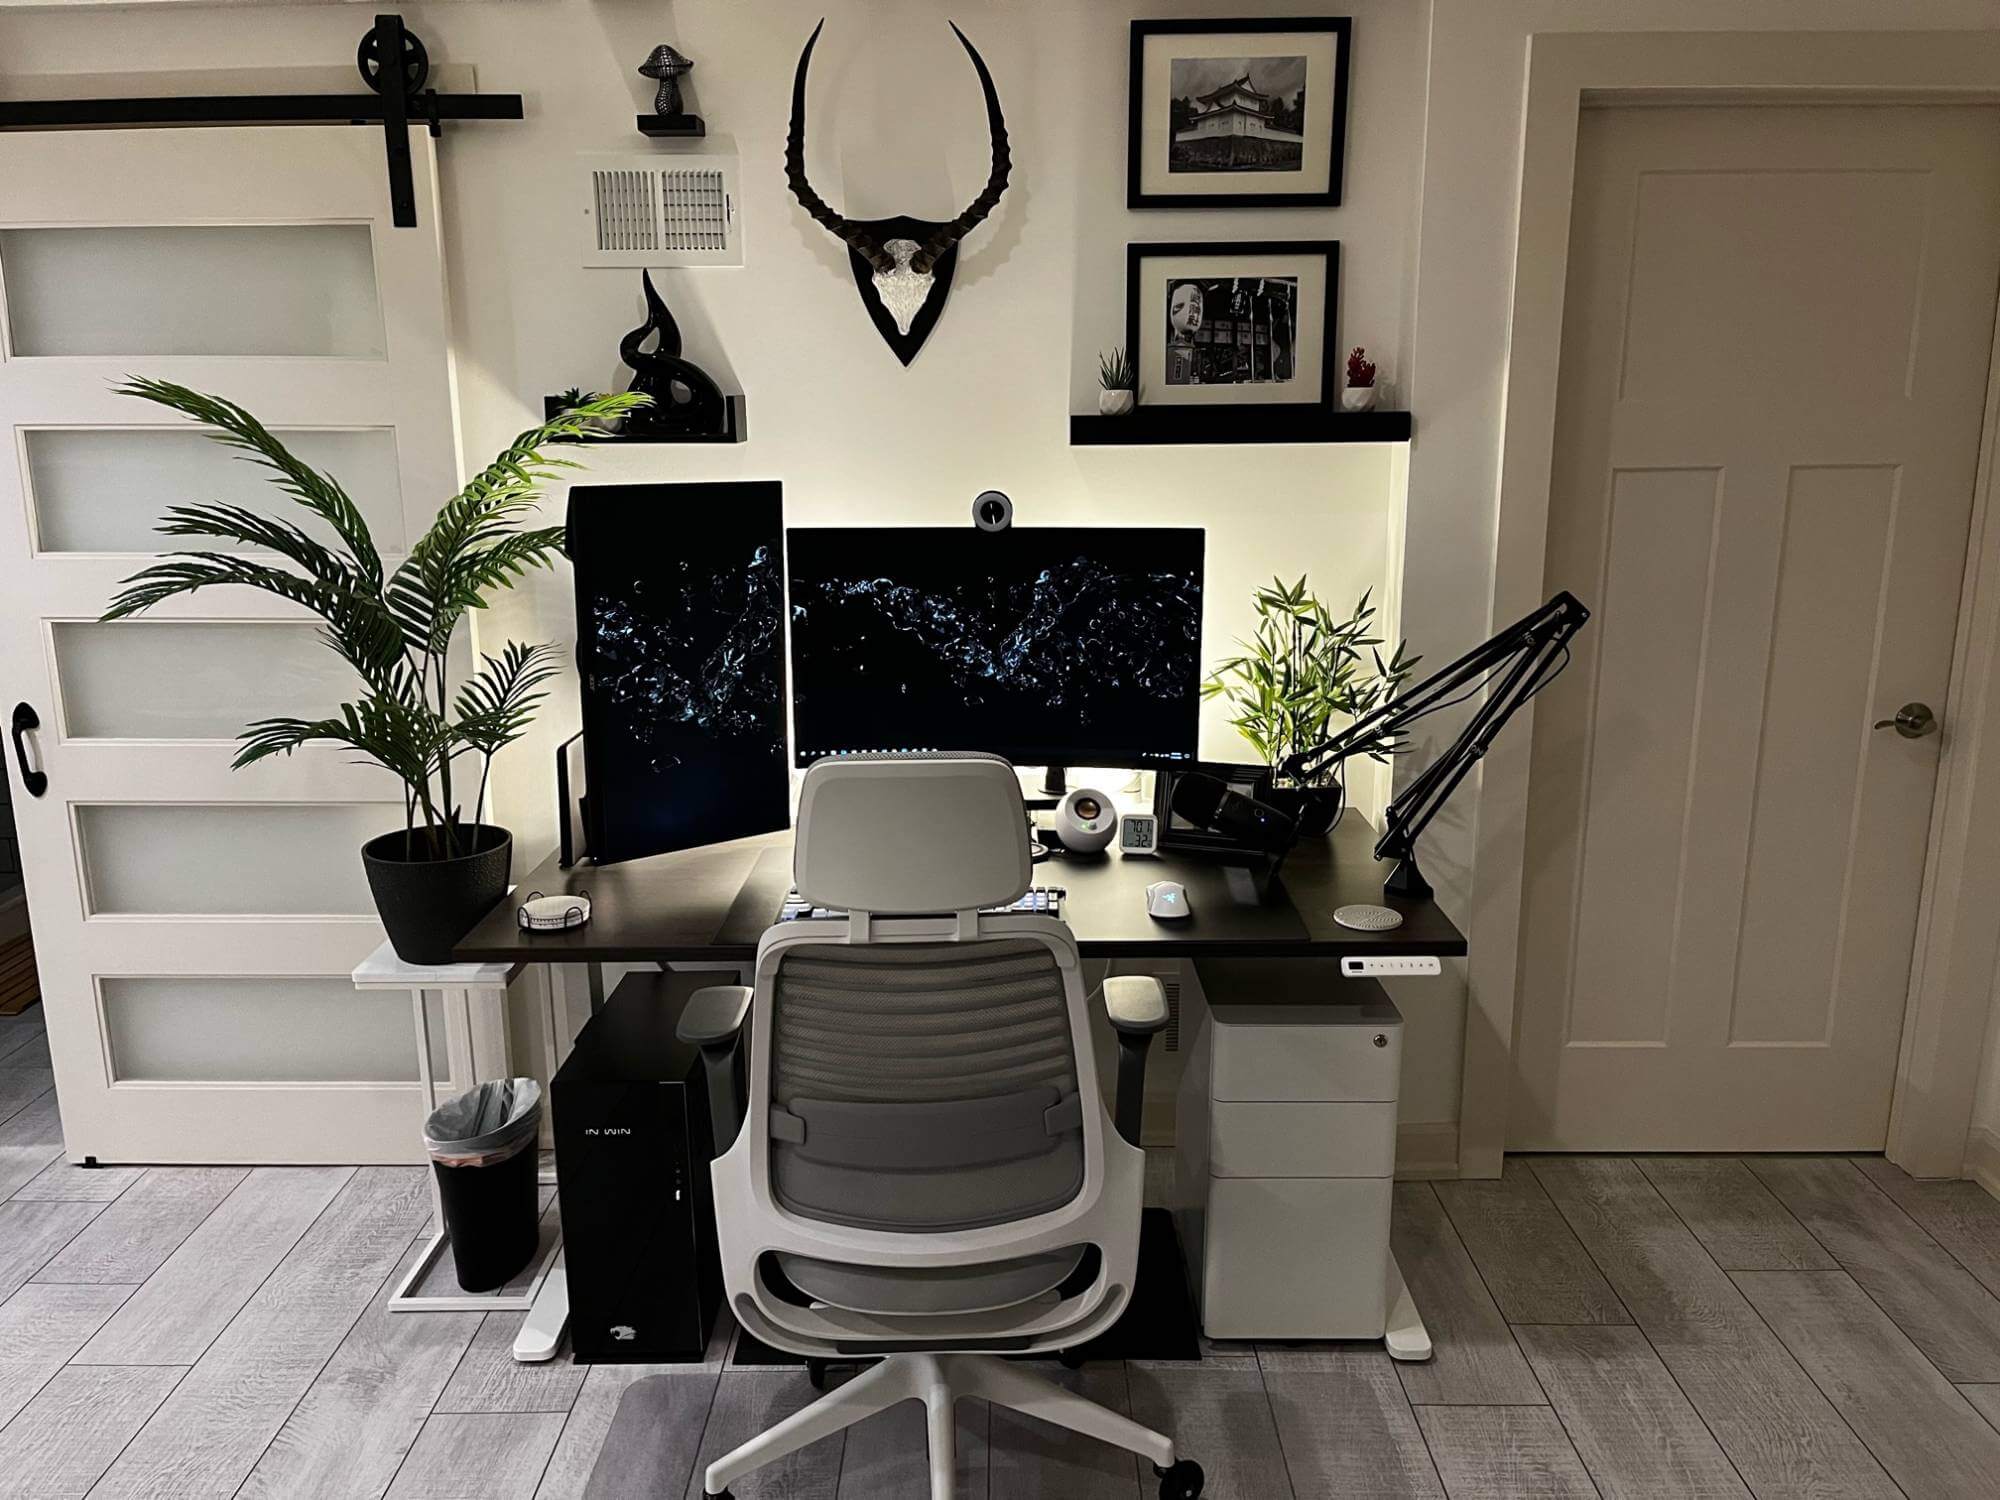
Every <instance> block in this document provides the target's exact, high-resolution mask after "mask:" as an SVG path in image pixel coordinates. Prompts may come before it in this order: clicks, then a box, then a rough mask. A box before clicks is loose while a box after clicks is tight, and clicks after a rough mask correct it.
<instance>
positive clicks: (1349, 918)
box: [1333, 906, 1403, 932]
mask: <svg viewBox="0 0 2000 1500" xmlns="http://www.w3.org/2000/svg"><path fill="white" fill-rule="evenodd" d="M1333 920H1334V921H1336V922H1338V923H1339V924H1340V925H1341V926H1342V927H1351V928H1353V929H1354V930H1355V931H1356V932H1387V931H1388V930H1389V929H1390V928H1392V927H1401V926H1402V925H1403V914H1402V913H1401V912H1399V911H1392V910H1390V909H1389V908H1388V907H1386V906H1343V907H1340V908H1338V909H1337V910H1335V912H1334V914H1333Z"/></svg>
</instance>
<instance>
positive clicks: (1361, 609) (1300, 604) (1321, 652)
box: [1202, 574, 1422, 837]
mask: <svg viewBox="0 0 2000 1500" xmlns="http://www.w3.org/2000/svg"><path fill="white" fill-rule="evenodd" d="M1373 592H1374V591H1373V590H1372V589H1371V590H1369V591H1368V592H1367V593H1364V594H1363V595H1362V596H1361V598H1360V600H1359V601H1358V602H1357V603H1356V604H1355V606H1354V608H1353V609H1352V610H1351V611H1349V612H1348V613H1347V615H1346V616H1344V617H1342V616H1340V615H1338V614H1336V613H1335V612H1334V611H1333V610H1331V609H1329V608H1328V607H1327V606H1326V605H1325V604H1324V603H1323V602H1321V600H1320V599H1319V598H1318V597H1317V596H1316V595H1314V594H1313V593H1311V592H1310V591H1309V590H1308V589H1307V587H1306V580H1305V576H1304V575H1303V574H1301V575H1300V577H1299V580H1298V582H1296V583H1293V584H1289V585H1287V584H1286V583H1285V582H1284V581H1283V580H1282V579H1276V578H1274V579H1272V580H1271V586H1270V587H1269V588H1260V589H1258V590H1257V593H1256V595H1255V603H1256V609H1257V628H1256V630H1255V631H1253V632H1252V633H1251V637H1250V639H1249V640H1247V641H1239V642H1238V643H1237V644H1238V645H1239V646H1241V647H1242V654H1241V655H1239V656H1232V657H1230V658H1228V659H1227V660H1226V661H1223V662H1221V663H1219V664H1218V665H1217V666H1216V668H1215V670H1214V671H1213V672H1212V673H1211V674H1210V676H1209V678H1208V681H1206V682H1205V683H1203V684H1202V696H1203V697H1205V698H1224V699H1226V700H1227V701H1228V703H1229V706H1230V707H1231V708H1232V709H1234V710H1235V713H1234V715H1233V716H1232V717H1231V719H1230V721H1229V722H1230V723H1231V724H1233V725H1235V726H1236V729H1237V731H1238V732H1239V733H1240V734H1242V736H1243V738H1244V739H1246V740H1248V741H1249V742H1250V744H1251V745H1252V746H1253V747H1254V748H1255V749H1256V751H1257V754H1258V757H1259V758H1260V759H1261V760H1263V762H1264V764H1265V766H1266V768H1267V769H1266V771H1265V774H1264V779H1263V780H1262V781H1261V782H1260V783H1259V784H1258V789H1257V797H1258V800H1259V801H1264V802H1268V803H1270V804H1271V805H1272V806H1273V807H1276V808H1278V809H1280V810H1281V811H1283V812H1285V813H1287V814H1289V815H1290V816H1291V817H1292V818H1294V819H1295V820H1296V821H1297V822H1298V825H1299V832H1300V833H1302V834H1306V835H1309V836H1313V837H1318V836H1320V835H1323V834H1325V833H1326V832H1327V831H1328V830H1329V829H1331V828H1332V827H1333V825H1334V823H1335V822H1336V821H1337V820H1338V819H1339V817H1340V812H1341V808H1342V807H1343V805H1344V804H1345V800H1346V792H1345V789H1344V788H1343V786H1342V784H1341V781H1340V770H1339V767H1337V766H1336V767H1333V768H1331V769H1329V770H1328V771H1327V772H1325V773H1324V774H1323V775H1322V776H1320V777H1318V778H1317V779H1315V780H1313V781H1312V782H1309V783H1306V784H1299V783H1296V782H1293V781H1291V780H1289V779H1288V778H1286V777H1285V776H1284V775H1283V774H1282V773H1281V771H1280V770H1279V768H1280V767H1281V766H1282V765H1283V764H1284V762H1285V759H1286V758H1287V757H1288V756H1290V755H1292V754H1294V753H1295V752H1297V751H1300V750H1309V749H1311V748H1312V747H1313V746H1314V745H1317V744H1320V743H1321V742H1322V741H1324V740H1325V739H1326V738H1327V737H1328V736H1329V735H1330V734H1331V733H1332V732H1333V730H1334V729H1335V728H1338V727H1340V726H1339V725H1336V724H1335V723H1334V721H1335V719H1340V720H1341V721H1343V723H1345V722H1347V721H1351V720H1354V719H1358V718H1360V717H1361V716H1362V715H1364V714H1366V713H1368V712H1370V711H1371V710H1373V709H1374V708H1375V707H1376V706H1377V705H1379V704H1380V703H1382V702H1383V701H1384V700H1386V699H1388V698H1390V697H1392V696H1394V694H1395V692H1396V690H1397V689H1398V688H1399V687H1401V686H1402V685H1403V683H1404V682H1406V681H1407V680H1408V679H1409V677H1410V674H1411V673H1412V672H1414V671H1415V670H1416V666H1417V663H1418V662H1419V661H1420V660H1422V658H1421V657H1415V656H1411V655H1409V654H1408V651H1409V646H1408V643H1407V642H1398V643H1397V646H1396V649H1395V651H1394V653H1393V654H1391V655H1390V656H1389V657H1388V658H1387V659H1386V660H1384V658H1383V656H1382V652H1381V650H1380V648H1381V646H1382V644H1383V642H1382V640H1381V639H1380V638H1379V637H1377V636H1375V635H1373V634H1372V633H1371V631H1372V629H1373V626H1374V622H1375V606H1374V605H1373V604H1372V603H1370V602H1369V601H1370V598H1371V596H1372V594H1373ZM1406 748H1407V745H1406V743H1405V742H1404V741H1403V740H1402V739H1401V738H1400V737H1399V736H1396V735H1380V736H1377V737H1375V738H1373V739H1371V740H1370V741H1369V742H1367V743H1366V744H1365V745H1364V746H1363V747H1362V749H1361V752H1360V753H1363V754H1366V755H1367V756H1368V757H1369V758H1370V759H1371V760H1377V761H1387V760H1388V758H1389V757H1390V756H1392V755H1397V754H1400V753H1401V752H1402V751H1403V750H1404V749H1406Z"/></svg>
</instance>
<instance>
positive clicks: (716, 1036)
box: [674, 984, 753, 1047]
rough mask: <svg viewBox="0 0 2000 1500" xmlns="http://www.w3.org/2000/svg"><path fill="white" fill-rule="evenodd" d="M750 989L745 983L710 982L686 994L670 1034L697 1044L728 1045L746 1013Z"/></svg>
mask: <svg viewBox="0 0 2000 1500" xmlns="http://www.w3.org/2000/svg"><path fill="white" fill-rule="evenodd" d="M752 993H753V991H752V990H751V988H750V986H749V985H747V984H712V985H709V986H708V987H707V988H706V989H699V990H696V991H695V992H694V993H693V994H692V995H690V996H689V997H688V1003H687V1008H686V1009H685V1010H683V1011H682V1012H681V1019H680V1024H679V1025H678V1026H676V1027H675V1028H674V1035H676V1036H678V1037H679V1038H680V1039H681V1040H682V1041H684V1042H688V1043H691V1044H692V1045H694V1046H697V1047H713V1046H717V1045H724V1046H726V1045H728V1044H729V1043H731V1042H733V1041H735V1040H736V1034H737V1033H738V1032H739V1031H741V1030H742V1029H743V1022H744V1020H745V1019H746V1018H747V1017H748V1016H749V1014H750V997H751V995H752Z"/></svg>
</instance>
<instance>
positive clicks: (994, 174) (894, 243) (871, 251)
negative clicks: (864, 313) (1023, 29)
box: [785, 20, 1014, 365]
mask: <svg viewBox="0 0 2000 1500" xmlns="http://www.w3.org/2000/svg"><path fill="white" fill-rule="evenodd" d="M825 29H826V22H825V21H824V20H821V22H820V23H819V25H817V26H815V27H814V28H813V33H812V35H811V36H809V37H807V38H806V45H805V50H804V51H802V52H801V53H800V54H799V67H798V72H797V74H796V75H795V76H794V77H793V80H792V122H791V129H790V130H789V131H788V132H787V133H786V136H785V181H786V182H787V183H788V184H790V186H791V189H792V194H793V196H794V197H796V198H797V199H798V200H799V204H800V206H801V207H803V208H804V209H805V211H806V212H807V214H809V215H810V216H811V217H812V219H813V221H814V222H815V223H818V224H820V225H822V226H824V227H825V228H826V229H827V230H828V231H829V232H830V233H832V234H833V236H834V237H835V238H836V239H838V240H840V241H841V243H843V244H844V245H846V246H847V253H848V259H849V261H850V262H851V265H852V269H853V271H854V281H855V285H856V286H857V287H858V288H859V289H860V292H861V302H862V305H863V306H864V307H866V308H867V310H868V316H869V317H870V318H871V319H872V320H873V321H874V324H875V327H876V329H877V330H878V331H879V332H880V333H881V335H882V337H883V339H884V340H885V341H887V343H888V345H889V347H890V348H891V349H892V350H894V351H895V353H896V357H897V358H898V359H900V360H901V361H902V362H903V363H904V364H905V365H907V364H909V362H910V361H911V360H913V359H915V358H916V357H917V351H918V350H919V349H921V348H922V347H923V346H924V340H925V339H927V338H929V337H930V332H931V329H933V328H935V327H936V326H937V320H938V317H939V315H940V314H941V313H942V312H943V311H944V301H945V297H946V295H947V294H948V293H949V292H950V290H951V280H952V273H953V271H954V270H955V269H956V267H957V264H958V243H959V241H960V240H962V239H964V238H965V236H966V235H967V234H969V233H970V232H971V231H972V230H973V229H974V228H975V227H976V226H977V225H979V224H980V223H981V222H982V221H983V220H984V219H985V218H986V217H987V215H989V214H991V213H992V212H993V210H994V208H995V207H996V206H997V205H998V204H999V202H1000V195H1001V194H1002V193H1004V192H1006V190H1007V179H1008V177H1009V175H1010V174H1011V172H1012V170H1013V164H1014V158H1013V153H1012V151H1011V149H1010V148H1009V145H1008V141H1007V120H1006V117H1005V116H1004V115H1003V114H1002V113H1001V110H1000V95H999V91H998V90H996V89H995V88H994V86H993V75H992V74H991V73H990V72H989V71H988V70H987V67H986V62H985V59H983V58H982V57H980V55H979V51H978V49H977V48H975V47H974V46H973V45H972V42H971V41H970V40H969V39H968V38H967V37H966V35H965V33H964V32H963V31H960V30H959V29H958V27H957V26H956V25H953V26H952V28H951V29H952V34H953V35H954V36H956V37H957V38H958V40H959V44H960V45H961V46H963V47H964V48H965V51H966V55H967V56H968V57H970V58H971V59H972V67H973V70H974V71H975V72H976V73H978V75H979V87H980V91H981V93H982V94H983V95H984V96H985V99H986V122H987V129H988V131H989V132H990V134H991V136H992V141H993V169H992V171H991V172H990V173H989V174H988V175H987V179H986V185H985V186H984V187H983V188H981V189H980V191H979V195H978V196H977V197H975V198H974V199H973V200H972V202H971V204H970V205H969V206H968V207H967V208H966V210H965V212H964V213H962V214H960V215H959V216H958V217H957V218H955V219H947V220H944V221H943V222H939V221H937V220H934V219H917V218H911V217H910V216H908V215H898V216H897V217H895V218H890V219H862V220H857V219H850V218H848V217H846V216H845V215H844V214H841V213H838V212H836V211H835V210H834V208H833V207H832V205H830V204H829V203H828V202H827V201H826V200H825V199H824V198H822V197H820V195H819V194H818V193H816V192H815V191H813V186H812V184H811V182H809V181H808V180H807V178H806V74H807V72H808V70H809V69H810V68H811V66H812V54H813V47H814V46H815V45H816V44H817V43H818V41H819V35H820V32H822V31H823V30H825Z"/></svg>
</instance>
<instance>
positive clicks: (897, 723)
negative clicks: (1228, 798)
mask: <svg viewBox="0 0 2000 1500" xmlns="http://www.w3.org/2000/svg"><path fill="white" fill-rule="evenodd" d="M785 535H786V571H787V575H788V578H789V583H790V600H789V604H790V629H791V660H792V720H793V727H792V736H793V737H792V744H793V755H794V759H795V761H796V762H797V764H799V765H801V766H806V765H811V764H812V763H813V762H814V761H815V760H818V759H820V758H821V757H823V756H828V755H853V754H867V753H875V752H882V751H938V750H986V751H991V752H993V753H995V754H999V755H1004V756H1006V757H1007V758H1008V759H1009V760H1012V761H1014V762H1015V763H1016V764H1023V765H1051V764H1054V765H1065V766H1069V765H1083V766H1147V765H1153V764H1157V763H1160V762H1168V763H1178V762H1185V761H1191V760H1193V759H1194V758H1195V752H1196V748H1197V747H1196V734H1197V723H1198V720H1199V717H1200V707H1201V595H1202V551H1203V537H1204V534H1203V532H1202V531H1201V529H1200V528H1198V527H1186V528H1175V527H1132V528H1112V527H1017V528H1013V529H1010V530H1007V531H1000V532H984V531H980V530H977V529H976V528H974V527H971V526H964V527H795V528H792V529H790V530H788V531H787V532H786V534H785Z"/></svg>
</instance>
